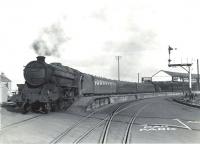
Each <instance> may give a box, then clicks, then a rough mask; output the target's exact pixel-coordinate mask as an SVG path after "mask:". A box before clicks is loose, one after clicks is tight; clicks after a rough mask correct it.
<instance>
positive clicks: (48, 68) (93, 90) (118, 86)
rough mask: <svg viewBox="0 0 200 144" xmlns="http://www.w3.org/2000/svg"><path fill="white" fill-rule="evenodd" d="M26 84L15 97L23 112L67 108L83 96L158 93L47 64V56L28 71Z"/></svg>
mask: <svg viewBox="0 0 200 144" xmlns="http://www.w3.org/2000/svg"><path fill="white" fill-rule="evenodd" d="M24 78H25V84H21V85H18V89H19V93H18V94H17V95H14V96H13V97H12V98H11V101H13V102H15V103H16V105H17V106H18V107H20V108H21V109H22V110H23V113H27V112H28V111H29V110H32V111H43V112H45V113H48V112H49V111H55V110H56V109H61V110H62V109H66V108H67V107H69V106H70V105H71V104H72V103H73V102H74V101H75V100H77V99H78V98H79V97H81V96H87V95H102V94H125V93H138V92H155V88H154V85H153V84H151V83H149V84H137V83H133V82H125V81H116V80H111V79H107V78H102V77H97V76H93V75H89V74H85V73H82V72H80V71H78V70H75V69H73V68H70V67H67V66H63V65H62V64H60V63H51V64H47V63H46V62H45V57H44V56H38V57H37V60H36V61H31V62H29V63H28V64H27V65H26V66H25V68H24Z"/></svg>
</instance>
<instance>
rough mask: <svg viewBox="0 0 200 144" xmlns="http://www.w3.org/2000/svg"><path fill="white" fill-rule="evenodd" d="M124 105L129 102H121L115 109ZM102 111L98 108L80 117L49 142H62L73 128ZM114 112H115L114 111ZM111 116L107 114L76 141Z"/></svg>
mask: <svg viewBox="0 0 200 144" xmlns="http://www.w3.org/2000/svg"><path fill="white" fill-rule="evenodd" d="M124 105H127V103H125V104H120V105H119V106H117V108H115V110H114V111H117V110H118V109H120V108H121V107H123V106H124ZM99 111H101V109H100V110H96V111H94V112H92V113H90V114H88V115H87V116H85V117H84V118H82V119H80V120H79V121H78V122H76V123H75V124H74V125H72V126H71V127H69V128H67V129H66V130H65V131H63V132H62V133H60V134H59V135H58V136H57V137H55V138H54V139H53V140H52V141H50V143H49V144H56V143H58V142H60V141H61V140H62V139H63V138H64V137H65V136H67V135H68V134H69V133H70V132H71V131H72V130H73V129H75V128H77V127H79V126H80V125H81V124H83V122H85V121H86V120H87V119H89V118H91V116H92V115H94V114H96V113H97V112H99ZM112 113H113V112H112ZM109 117H110V114H108V115H106V116H105V118H103V120H101V121H100V122H98V123H97V124H96V125H95V126H94V127H92V128H91V129H89V130H87V131H86V132H84V134H83V135H81V136H80V137H79V138H77V139H76V140H75V141H74V143H78V142H79V141H81V140H82V139H83V138H84V137H86V136H87V135H88V134H89V133H91V132H92V131H94V130H95V129H96V128H98V127H99V126H100V125H102V124H104V123H105V121H106V120H107V119H108V118H109Z"/></svg>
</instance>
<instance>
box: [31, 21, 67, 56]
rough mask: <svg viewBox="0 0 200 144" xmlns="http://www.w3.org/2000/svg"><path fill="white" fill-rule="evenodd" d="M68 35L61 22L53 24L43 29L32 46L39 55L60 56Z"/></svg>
mask: <svg viewBox="0 0 200 144" xmlns="http://www.w3.org/2000/svg"><path fill="white" fill-rule="evenodd" d="M67 40H69V38H68V37H66V36H65V33H64V30H63V29H62V27H61V26H60V25H59V24H52V25H51V26H50V27H46V28H44V29H43V30H42V32H41V34H40V35H39V37H38V38H37V39H36V40H35V41H34V42H33V43H32V48H33V50H34V51H35V53H36V54H38V55H43V56H55V57H60V51H61V45H63V44H64V43H65V42H66V41H67Z"/></svg>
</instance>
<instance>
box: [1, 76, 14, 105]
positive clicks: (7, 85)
mask: <svg viewBox="0 0 200 144" xmlns="http://www.w3.org/2000/svg"><path fill="white" fill-rule="evenodd" d="M10 93H11V80H10V79H9V78H7V77H6V76H5V74H4V73H1V75H0V104H2V103H3V102H6V101H7V99H8V96H9V95H10Z"/></svg>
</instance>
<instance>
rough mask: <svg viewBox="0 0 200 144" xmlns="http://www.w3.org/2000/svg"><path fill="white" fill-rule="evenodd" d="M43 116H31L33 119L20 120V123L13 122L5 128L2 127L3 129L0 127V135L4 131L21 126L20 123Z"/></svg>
mask: <svg viewBox="0 0 200 144" xmlns="http://www.w3.org/2000/svg"><path fill="white" fill-rule="evenodd" d="M41 116H43V115H36V116H33V117H30V118H27V119H24V120H21V121H18V122H15V123H11V124H9V125H7V126H4V127H1V129H0V134H2V132H4V131H5V130H7V129H9V128H12V127H15V126H19V125H21V124H22V123H25V122H27V121H31V120H33V119H37V118H38V117H41Z"/></svg>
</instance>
